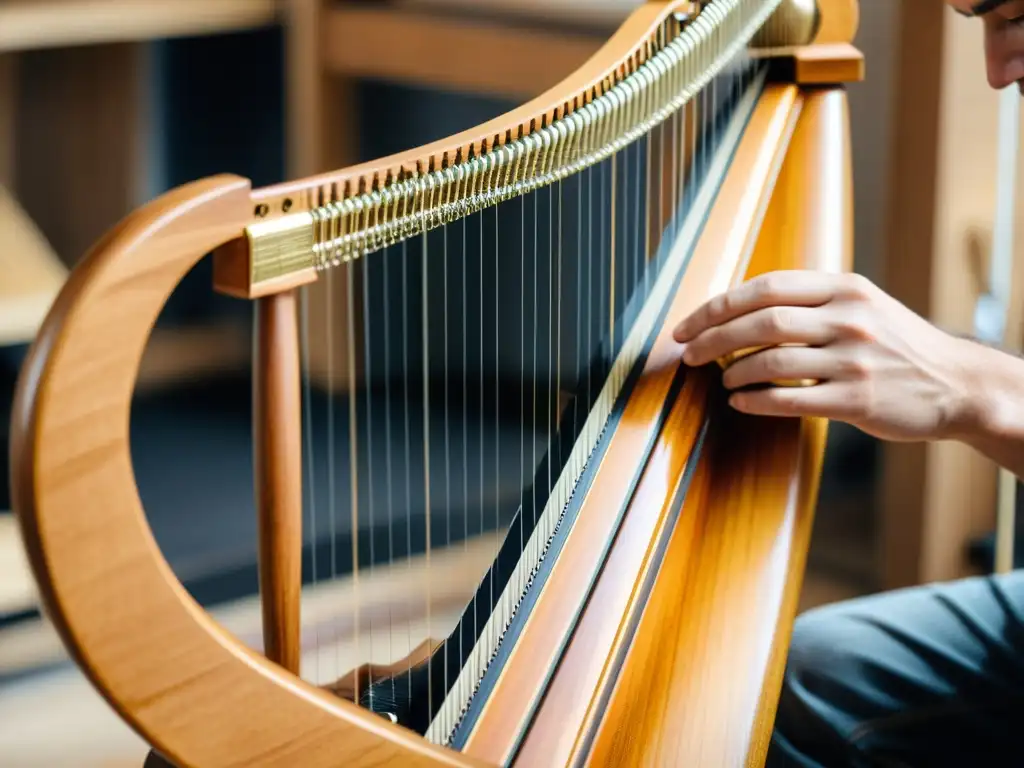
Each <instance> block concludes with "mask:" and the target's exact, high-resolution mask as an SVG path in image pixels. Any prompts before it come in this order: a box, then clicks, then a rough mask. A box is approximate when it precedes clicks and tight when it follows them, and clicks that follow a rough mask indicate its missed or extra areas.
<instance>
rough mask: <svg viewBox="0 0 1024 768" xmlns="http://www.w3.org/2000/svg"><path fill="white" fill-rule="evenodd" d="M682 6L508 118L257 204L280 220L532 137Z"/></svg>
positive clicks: (278, 190) (628, 61)
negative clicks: (347, 194) (348, 192)
mask: <svg viewBox="0 0 1024 768" xmlns="http://www.w3.org/2000/svg"><path fill="white" fill-rule="evenodd" d="M681 3H682V0H650V2H646V3H644V4H643V5H641V6H640V7H638V8H637V9H636V10H635V11H634V12H633V13H632V14H631V15H630V16H629V18H628V19H627V20H626V21H625V22H624V23H623V24H622V25H621V26H620V27H619V28H618V29H617V30H616V32H615V34H614V35H612V37H611V38H610V39H609V40H608V42H606V43H605V44H604V45H603V46H601V48H600V50H599V51H598V52H597V53H595V54H594V55H593V56H592V57H591V58H590V59H588V60H587V61H586V63H584V64H583V65H582V66H580V67H579V68H578V69H577V70H576V71H575V72H574V73H572V74H571V75H569V76H567V77H566V78H564V79H563V80H562V81H561V82H560V83H559V84H558V85H557V86H555V87H553V88H550V89H549V90H547V91H545V92H544V93H542V94H541V95H539V96H537V97H536V98H534V99H532V100H530V101H529V102H527V103H526V104H524V105H522V106H520V107H518V108H516V109H514V110H512V111H510V112H508V113H507V114H504V115H501V116H500V117H496V118H494V119H493V120H489V121H488V122H486V123H483V124H482V125H480V126H477V127H475V128H471V129H469V130H466V131H463V132H461V133H458V134H455V135H454V136H451V137H448V138H446V139H441V140H439V141H435V142H432V143H430V144H427V145H424V146H422V147H419V148H417V149H414V150H411V151H408V152H402V153H400V154H396V155H391V156H390V157H386V158H383V159H381V160H376V161H372V162H369V163H363V164H360V165H356V166H352V167H350V168H346V169H344V170H340V171H336V172H333V173H326V174H320V175H317V176H312V177H309V178H306V179H301V180H297V181H290V182H286V183H284V184H277V185H274V186H271V187H266V188H264V189H261V190H258V191H257V192H256V193H255V194H254V200H255V201H256V202H258V203H262V204H264V205H266V206H267V207H268V209H269V210H268V214H267V217H268V218H269V217H273V216H277V215H281V214H282V213H284V212H285V210H284V209H287V210H290V211H297V210H305V209H309V208H312V207H315V206H316V205H319V204H321V202H323V201H327V200H332V199H335V198H337V197H339V196H341V193H343V192H344V190H345V189H346V188H348V189H353V190H358V189H369V188H372V187H374V186H375V185H379V184H381V183H383V182H384V181H385V180H386V179H388V178H395V177H397V176H399V175H401V174H402V173H403V172H410V173H411V172H416V171H422V170H425V169H431V168H439V167H442V166H444V165H446V164H447V163H449V162H452V161H454V160H455V159H456V158H457V157H468V156H469V154H470V152H471V151H473V152H481V151H483V150H486V149H489V148H491V147H493V146H495V145H500V144H502V143H504V141H505V140H506V138H508V137H518V136H520V135H523V134H525V133H529V131H530V130H531V126H534V125H542V124H545V123H546V122H548V121H550V120H552V119H554V118H555V117H557V116H561V115H564V114H567V113H569V112H571V111H572V110H574V109H576V108H578V107H579V106H580V105H582V104H585V103H586V101H587V100H589V98H591V95H592V94H593V93H595V92H597V93H601V92H603V89H604V88H605V87H606V86H607V85H608V84H609V83H610V82H611V78H612V77H613V76H614V74H615V73H616V72H622V71H632V69H633V68H634V67H635V66H637V65H638V64H639V63H641V62H642V61H643V60H644V58H645V57H644V53H645V51H646V50H647V49H648V47H649V46H648V44H649V43H650V42H651V41H652V40H653V39H654V35H655V33H656V32H657V30H658V28H659V27H660V26H661V24H662V23H664V21H665V20H666V19H667V18H668V17H669V15H670V14H671V13H672V12H673V10H674V9H675V8H676V7H678V6H680V5H681Z"/></svg>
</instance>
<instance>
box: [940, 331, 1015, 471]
mask: <svg viewBox="0 0 1024 768" xmlns="http://www.w3.org/2000/svg"><path fill="white" fill-rule="evenodd" d="M972 346H973V349H972V350H971V355H970V360H969V361H967V365H965V372H966V375H967V378H968V384H967V387H968V391H971V392H974V393H975V396H974V397H973V398H972V399H971V402H970V404H969V406H968V407H966V408H965V410H964V420H963V424H962V427H961V428H960V430H959V432H960V434H959V435H956V436H957V437H958V438H959V439H960V440H962V441H963V442H965V443H967V444H968V445H971V446H973V447H974V448H976V449H977V450H978V451H981V452H982V453H983V454H985V455H986V456H988V457H989V458H990V459H992V461H994V462H996V463H997V464H999V465H1000V466H1003V467H1005V468H1006V469H1008V470H1010V471H1011V472H1013V473H1014V474H1015V475H1017V477H1020V478H1024V359H1022V358H1020V357H1016V356H1014V355H1010V354H1007V353H1006V352H1002V351H1000V350H997V349H992V348H990V347H985V346H982V345H981V344H973V345H972Z"/></svg>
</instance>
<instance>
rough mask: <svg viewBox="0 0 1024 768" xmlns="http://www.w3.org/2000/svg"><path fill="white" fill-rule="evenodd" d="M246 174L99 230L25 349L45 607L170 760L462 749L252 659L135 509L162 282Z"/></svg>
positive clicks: (235, 228) (393, 760)
mask: <svg viewBox="0 0 1024 768" xmlns="http://www.w3.org/2000/svg"><path fill="white" fill-rule="evenodd" d="M251 211H252V200H251V196H250V190H249V182H248V181H246V180H244V179H240V178H237V177H231V176H220V177H214V178H211V179H207V180H205V181H202V182H197V183H194V184H190V185H187V186H185V187H181V188H179V189H177V190H174V191H172V192H170V193H168V194H166V195H164V196H163V197H161V198H158V199H157V200H155V201H154V202H152V203H150V204H149V205H147V206H145V207H143V208H141V209H139V210H138V211H136V212H135V213H134V214H132V215H131V216H129V217H128V218H126V219H125V220H124V221H123V222H122V223H121V224H120V225H119V226H117V227H116V228H115V229H114V230H112V231H111V232H110V233H109V234H108V235H107V237H106V238H104V239H103V240H102V241H101V242H100V243H99V245H97V247H96V248H95V249H93V251H92V252H91V253H90V254H89V255H88V256H86V258H85V260H84V262H83V263H82V264H81V265H80V266H79V268H78V269H76V270H75V272H74V273H73V274H72V276H71V278H70V280H69V281H68V282H67V284H66V285H65V288H64V290H63V291H62V292H61V294H60V296H59V297H58V299H57V301H56V303H55V304H54V308H53V310H52V311H51V313H50V315H49V317H48V318H47V320H46V322H45V323H44V325H43V327H42V329H41V331H40V333H39V336H38V337H37V340H36V343H35V345H34V346H33V348H32V351H31V352H30V353H29V357H28V360H27V361H26V364H25V368H24V370H23V375H22V379H21V381H20V384H19V389H18V396H17V402H16V404H15V409H14V415H13V432H14V434H13V436H12V441H11V442H12V446H11V447H12V456H13V467H12V468H13V471H12V477H13V497H14V507H15V509H16V510H17V512H18V517H19V521H20V523H21V526H22V531H23V534H24V537H25V543H26V549H27V550H28V554H29V557H30V561H31V563H32V567H33V570H34V572H35V576H36V579H37V581H38V582H39V585H40V588H41V592H42V595H43V598H44V601H45V606H46V609H47V612H48V614H49V616H50V618H51V619H52V620H53V622H54V624H55V625H56V627H57V628H58V630H59V631H60V633H61V636H62V637H63V639H64V642H65V644H66V645H67V646H68V648H69V649H70V650H71V652H72V653H73V655H74V656H75V658H76V660H77V662H78V664H79V666H80V667H81V668H82V670H83V671H84V672H85V673H86V675H88V676H89V678H90V680H91V681H92V682H93V684H94V685H95V686H96V687H97V688H98V689H99V690H100V692H101V693H102V694H103V695H104V696H105V697H106V699H107V701H108V702H110V704H111V705H112V706H113V707H114V708H115V709H116V710H117V711H118V713H119V714H120V715H121V716H122V717H123V718H124V719H125V720H126V721H127V722H128V723H130V724H131V725H132V727H133V728H135V729H136V730H137V731H139V732H140V733H141V734H142V735H143V736H144V737H145V738H146V739H147V741H149V742H150V743H151V744H152V745H153V746H154V748H155V749H157V750H158V751H159V752H160V753H162V754H164V755H166V756H167V758H168V759H169V760H171V761H172V762H173V763H174V764H176V765H178V766H181V767H182V768H192V767H193V766H194V767H196V768H209V767H210V766H216V765H244V766H265V765H287V766H303V768H318V767H320V766H323V768H329V767H330V768H333V767H335V766H339V765H346V766H366V765H371V764H372V765H384V764H392V765H402V766H421V765H437V764H447V765H468V764H471V763H470V761H469V760H467V759H465V758H463V757H462V756H460V755H457V754H455V753H453V752H450V751H447V750H443V749H440V748H437V747H433V746H431V745H429V744H428V743H426V742H425V741H424V740H423V739H421V738H419V737H418V736H416V735H415V734H413V733H411V732H409V731H406V730H403V729H400V728H398V727H397V726H393V725H391V724H390V723H388V722H386V721H384V720H383V719H382V718H380V717H377V716H376V715H373V714H371V713H369V712H367V711H365V710H360V709H359V708H358V707H356V706H355V705H353V704H351V703H349V702H344V701H340V700H338V699H336V698H334V697H333V696H331V695H329V694H327V693H325V692H323V691H320V690H318V689H316V688H314V687H312V686H310V685H307V684H306V683H304V682H302V681H301V680H299V679H298V678H296V677H294V676H292V675H290V674H288V673H286V672H285V671H284V670H282V669H281V668H280V667H278V666H276V665H274V664H272V663H270V662H268V661H267V660H266V659H264V658H262V657H261V656H259V655H258V654H255V653H253V652H251V651H250V650H248V649H247V648H245V647H244V646H242V645H241V643H239V642H238V641H237V640H236V639H235V638H234V637H232V636H231V635H229V634H228V633H227V632H225V631H224V630H223V629H222V628H221V627H220V626H218V625H217V624H216V623H215V622H214V621H213V620H212V619H211V618H210V617H209V616H208V615H207V614H206V613H205V612H204V611H203V610H202V609H201V608H200V607H199V606H198V605H197V604H196V603H195V602H194V601H193V600H192V598H191V597H190V596H189V595H188V593H187V592H186V591H185V589H184V588H183V587H182V586H181V584H180V583H179V582H178V581H177V579H176V578H175V577H174V574H173V573H172V572H171V569H170V567H169V566H168V565H167V562H166V561H165V560H164V558H163V556H162V555H161V553H160V551H159V549H158V548H157V545H156V542H155V541H154V539H153V535H152V531H151V530H150V528H149V525H148V524H147V522H146V518H145V513H144V511H143V509H142V505H141V503H140V501H139V497H138V491H137V490H136V485H135V478H134V476H133V473H132V462H131V454H130V450H129V441H128V437H129V435H128V424H129V411H130V405H131V396H132V391H133V389H134V384H135V377H136V374H137V372H138V366H139V360H140V359H141V357H142V352H143V349H144V347H145V344H146V340H147V338H148V336H149V332H150V329H151V328H152V326H153V324H154V322H155V321H156V317H157V315H158V314H159V312H160V309H161V307H162V306H163V304H164V302H165V301H166V299H167V297H168V296H169V295H170V294H171V291H172V290H173V289H174V287H175V286H176V285H177V284H178V282H179V281H180V280H181V278H182V277H183V276H184V275H185V274H186V273H187V272H188V270H189V269H190V268H191V267H192V266H194V265H195V263H196V262H197V261H199V259H200V258H202V257H203V256H204V255H205V254H207V253H209V252H210V251H211V250H213V249H214V248H216V247H217V246H219V245H221V244H222V243H224V242H226V241H228V240H230V239H232V238H235V237H238V236H239V235H240V234H241V232H242V229H243V227H244V226H245V224H246V223H247V221H248V217H249V216H250V214H251Z"/></svg>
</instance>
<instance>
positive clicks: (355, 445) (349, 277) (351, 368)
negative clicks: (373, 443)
mask: <svg viewBox="0 0 1024 768" xmlns="http://www.w3.org/2000/svg"><path fill="white" fill-rule="evenodd" d="M345 299H346V301H345V303H346V305H347V306H346V310H347V311H346V322H345V325H346V330H347V332H348V340H347V344H346V346H347V347H348V434H349V457H348V459H349V473H350V477H351V481H350V483H351V485H350V489H349V490H350V499H349V503H350V505H351V508H350V510H349V514H350V516H351V525H352V532H351V535H350V538H351V540H352V592H353V597H354V602H355V612H354V613H355V616H354V620H353V622H352V645H353V647H354V649H355V658H356V659H359V658H360V656H359V645H360V639H361V638H360V636H359V623H360V621H359V620H360V618H361V615H362V610H361V608H362V606H361V605H360V602H359V435H358V430H359V413H358V408H357V406H358V396H357V393H358V390H357V388H356V335H355V333H356V331H355V328H356V323H355V266H354V262H351V261H350V262H348V267H347V268H346V270H345ZM371 537H372V531H371ZM356 682H357V684H356V685H354V686H353V688H352V690H353V694H352V700H353V703H354V704H358V703H359V693H358V692H359V685H358V680H357V681H356Z"/></svg>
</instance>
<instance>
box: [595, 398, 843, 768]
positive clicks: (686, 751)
mask: <svg viewBox="0 0 1024 768" xmlns="http://www.w3.org/2000/svg"><path fill="white" fill-rule="evenodd" d="M711 418H712V423H711V426H710V427H709V432H708V444H707V445H706V446H705V448H704V451H703V453H702V456H701V460H700V463H699V465H698V468H697V472H696V475H695V477H694V478H693V481H692V484H691V486H690V488H689V491H688V493H687V495H686V501H685V503H684V505H683V508H682V511H681V514H680V522H679V525H678V526H677V528H676V530H675V531H674V533H673V535H672V539H671V541H670V543H669V549H668V551H667V553H666V556H665V560H664V562H663V564H662V567H661V570H660V572H659V574H658V576H659V578H658V581H657V583H656V584H655V587H654V591H653V592H652V593H651V595H650V596H649V598H648V600H647V603H646V608H645V612H644V615H643V619H642V621H641V625H640V627H639V629H638V631H637V634H636V636H635V637H634V639H633V645H632V646H631V648H630V651H629V654H628V656H627V658H626V662H625V665H624V667H623V669H622V670H621V673H620V675H619V679H618V685H617V687H616V691H615V696H614V698H613V699H612V701H611V704H610V706H609V708H608V710H607V711H606V712H604V713H603V714H604V718H603V721H602V728H601V731H600V734H599V737H598V739H597V741H596V743H595V744H594V748H593V751H592V752H591V753H590V755H589V759H588V760H587V765H593V766H604V765H617V766H619V765H621V766H633V765H722V766H739V765H749V766H756V765H763V752H762V751H761V750H760V749H758V747H760V742H759V737H760V736H761V734H762V733H764V732H765V731H766V730H767V731H770V728H771V720H772V718H771V717H770V716H769V717H767V718H764V717H759V716H758V715H759V714H760V713H759V709H760V703H761V699H762V687H763V686H764V680H765V674H766V667H767V666H768V660H769V659H770V658H771V651H770V649H771V644H772V639H773V636H774V634H775V632H776V628H777V627H778V626H779V624H780V613H781V612H782V610H783V605H785V609H786V612H788V613H789V614H790V615H791V614H792V612H793V609H795V603H791V602H789V601H787V600H786V598H787V597H788V595H789V594H792V590H794V589H796V590H798V585H799V578H800V571H801V570H802V561H803V554H802V553H803V551H805V550H806V546H807V537H808V536H809V533H810V523H811V518H812V512H813V506H814V501H815V495H816V484H817V477H818V472H817V470H818V467H819V466H820V462H821V458H822V452H823V448H824V437H825V425H824V423H822V422H808V423H801V422H800V421H796V420H781V419H753V418H749V417H747V418H744V417H741V416H739V415H738V414H735V413H734V412H729V411H728V410H727V409H726V408H724V407H722V405H721V404H719V408H718V409H717V411H716V412H715V413H713V414H712V417H711ZM739 436H742V437H741V438H739V439H737V438H738V437H739ZM776 665H777V663H776ZM758 753H760V754H758Z"/></svg>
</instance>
